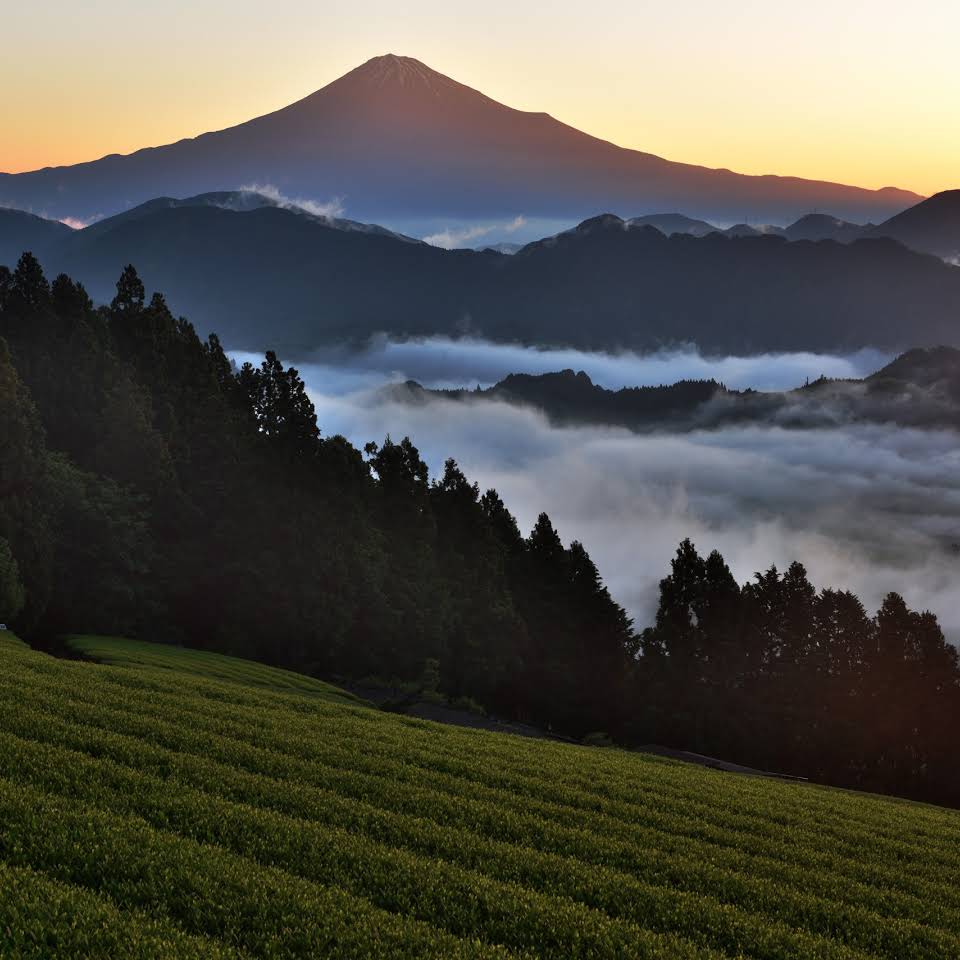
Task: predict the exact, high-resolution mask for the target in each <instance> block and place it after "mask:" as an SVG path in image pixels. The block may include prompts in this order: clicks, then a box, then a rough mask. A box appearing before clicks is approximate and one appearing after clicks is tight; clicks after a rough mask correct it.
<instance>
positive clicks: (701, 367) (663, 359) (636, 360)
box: [238, 337, 893, 391]
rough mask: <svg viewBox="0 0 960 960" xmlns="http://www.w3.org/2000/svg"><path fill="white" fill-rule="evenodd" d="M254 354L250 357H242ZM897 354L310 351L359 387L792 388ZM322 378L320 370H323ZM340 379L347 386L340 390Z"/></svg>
mask: <svg viewBox="0 0 960 960" xmlns="http://www.w3.org/2000/svg"><path fill="white" fill-rule="evenodd" d="M238 356H242V357H245V358H246V357H248V356H249V355H245V354H238ZM892 359H893V356H892V355H891V354H887V353H883V352H881V351H879V350H874V349H869V348H868V349H863V350H858V351H856V352H855V353H851V354H846V355H832V354H818V353H779V354H778V353H765V354H756V355H753V356H745V357H736V356H724V357H710V356H705V355H703V354H701V353H700V352H699V351H698V350H697V349H696V348H695V347H693V346H689V347H685V348H676V349H672V350H661V351H659V352H657V353H646V354H640V353H633V352H621V353H590V352H586V351H582V350H575V349H572V348H571V349H564V348H551V347H544V348H540V347H528V346H524V345H523V344H519V343H514V344H510V343H506V344H504V343H491V342H489V341H487V340H482V339H477V338H469V337H466V338H459V339H452V338H449V337H431V338H426V339H409V340H393V339H390V338H387V337H381V338H375V339H374V340H373V341H372V342H371V343H370V344H369V345H368V346H367V347H366V348H365V349H363V350H356V349H353V348H349V347H332V348H326V349H321V350H317V351H315V352H313V353H312V354H311V360H312V362H311V363H310V364H308V366H310V367H316V368H320V369H322V370H323V373H322V376H323V377H324V378H325V380H326V384H325V389H327V390H329V389H333V390H334V391H336V390H338V389H342V388H346V389H358V388H360V387H362V386H371V385H374V384H378V383H382V382H383V380H384V378H385V377H386V378H388V379H390V380H407V379H410V380H417V381H418V382H419V383H421V384H422V385H423V386H425V387H436V388H449V387H454V388H455V387H471V388H472V387H475V386H477V385H478V384H479V385H480V386H482V387H486V386H490V385H491V384H493V383H496V382H497V381H498V380H502V379H503V378H504V377H505V376H506V375H507V374H509V373H533V374H536V373H550V372H554V371H557V370H564V369H573V370H584V371H586V372H587V373H588V374H589V375H590V378H591V379H592V380H593V382H594V383H597V384H599V385H600V386H603V387H607V388H609V389H611V390H619V389H620V388H621V387H637V386H658V385H660V384H669V383H676V381H678V380H700V379H709V378H713V379H715V380H718V381H720V382H721V383H724V384H726V385H727V386H728V387H730V388H731V389H743V388H745V387H753V388H754V389H755V390H786V389H790V388H792V387H797V386H800V385H802V384H803V383H804V381H805V380H807V379H810V380H815V379H816V378H817V377H819V376H821V375H822V376H826V377H830V378H836V379H846V378H851V377H854V378H859V377H863V376H865V375H866V374H869V373H873V372H874V371H875V370H878V369H879V368H880V367H882V366H884V364H886V363H889V361H890V360H892ZM315 375H316V376H319V375H321V374H320V370H319V369H318V370H317V373H316V374H315ZM338 384H341V386H340V387H338Z"/></svg>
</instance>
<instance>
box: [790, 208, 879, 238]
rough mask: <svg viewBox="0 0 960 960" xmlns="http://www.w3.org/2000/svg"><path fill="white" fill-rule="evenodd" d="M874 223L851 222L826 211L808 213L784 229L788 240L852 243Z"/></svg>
mask: <svg viewBox="0 0 960 960" xmlns="http://www.w3.org/2000/svg"><path fill="white" fill-rule="evenodd" d="M872 229H873V225H872V224H867V225H866V226H863V225H862V224H859V223H850V222H849V221H848V220H841V219H839V218H838V217H832V216H830V215H829V214H826V213H808V214H807V215H806V216H803V217H801V218H800V219H799V220H797V221H795V222H794V223H791V224H790V226H789V227H786V228H785V229H784V231H783V235H784V236H785V237H786V238H787V239H788V240H814V241H816V240H836V241H837V242H838V243H851V242H852V241H854V240H858V239H859V238H860V237H862V236H865V235H866V234H868V233H870V231H871V230H872Z"/></svg>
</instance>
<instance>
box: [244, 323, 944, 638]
mask: <svg viewBox="0 0 960 960" xmlns="http://www.w3.org/2000/svg"><path fill="white" fill-rule="evenodd" d="M235 359H236V360H237V361H242V360H244V359H248V357H246V356H243V355H235ZM883 362H884V358H883V357H879V356H878V355H876V354H869V353H867V352H865V351H864V352H861V353H858V354H854V355H852V356H847V357H840V356H837V357H830V356H823V355H813V354H789V355H776V356H774V355H770V356H762V357H749V358H743V357H720V358H708V357H703V356H701V355H700V354H698V353H696V352H695V351H681V352H674V353H667V354H657V355H653V356H647V357H643V356H638V355H633V354H623V355H618V356H607V355H597V354H581V353H577V352H575V351H558V350H551V351H543V350H531V349H525V348H522V347H503V346H494V345H490V344H485V343H482V342H480V341H466V342H458V343H453V342H451V341H436V340H434V341H423V342H410V343H404V344H396V343H390V342H386V341H385V342H383V343H381V344H378V345H375V346H374V347H373V348H372V349H370V350H368V351H364V352H362V353H348V352H346V351H344V352H341V353H339V354H337V355H336V356H328V357H327V358H326V360H325V362H323V363H320V362H316V363H313V362H312V363H309V364H306V365H300V366H299V369H300V372H301V375H302V376H303V377H304V380H305V381H306V383H307V385H308V388H309V391H310V395H311V397H312V399H313V401H314V403H315V405H316V408H317V415H318V420H319V423H320V425H321V428H322V430H323V432H324V434H325V435H327V436H330V435H333V434H338V433H339V434H343V435H344V436H346V437H347V438H348V439H350V440H351V441H352V442H353V443H354V444H356V445H358V446H359V445H362V444H363V443H365V442H367V441H369V440H377V441H380V440H382V439H383V438H384V437H385V436H386V435H388V434H389V435H391V436H392V437H393V438H394V439H399V438H401V437H403V436H410V438H411V439H412V440H413V442H414V444H415V445H416V446H417V447H418V448H419V450H420V452H421V455H422V456H423V458H424V459H425V461H426V462H427V463H428V464H429V466H430V469H431V475H432V476H436V475H437V474H438V472H439V471H441V470H442V467H443V462H444V460H445V459H446V458H447V457H453V458H454V459H455V460H456V461H457V462H458V463H459V465H460V467H461V469H462V470H463V471H464V472H465V473H466V475H467V476H468V477H469V478H470V479H471V480H475V481H477V483H479V485H480V487H481V488H482V489H486V488H488V487H495V488H496V489H497V490H498V491H499V492H500V494H501V496H502V497H503V499H504V501H505V502H506V504H507V505H508V507H509V508H510V509H511V511H512V512H513V513H514V514H515V515H516V517H517V519H518V521H519V523H520V526H521V529H522V530H523V531H524V532H525V533H526V532H529V530H530V528H531V527H532V525H533V523H534V521H535V520H536V517H537V514H538V513H539V512H540V511H542V510H545V511H546V512H547V513H549V515H550V517H551V519H552V520H553V522H554V524H555V525H556V527H557V528H558V530H559V532H560V534H561V536H562V538H563V539H564V541H565V542H566V543H569V542H570V541H571V540H574V539H576V540H580V541H582V542H583V543H584V545H585V546H586V547H587V549H588V551H589V552H590V554H591V556H592V557H593V559H594V560H595V561H596V563H597V566H598V568H599V570H600V572H601V574H602V575H603V577H604V579H605V582H606V583H607V585H608V587H609V588H610V591H611V593H612V594H613V596H614V597H615V598H616V599H617V600H618V601H619V602H620V603H622V604H623V605H624V606H625V607H626V608H627V610H628V611H629V613H630V615H631V616H633V617H634V618H635V620H636V623H637V626H638V627H643V626H646V625H648V624H649V623H651V622H652V619H653V615H654V613H655V610H656V602H657V595H658V583H659V580H660V579H661V578H662V577H663V576H665V575H666V574H667V573H668V572H669V564H670V559H671V557H672V556H673V554H674V551H675V550H676V547H677V544H678V543H679V541H680V540H682V539H683V538H684V537H690V538H691V539H692V540H693V541H694V542H695V543H696V545H697V547H698V548H699V549H700V551H701V552H704V553H705V552H708V551H709V550H712V549H714V548H716V549H719V550H720V552H721V553H722V554H723V556H724V558H725V559H726V560H727V562H728V564H729V565H730V567H731V569H732V570H733V572H734V575H735V576H736V577H737V579H738V580H739V581H740V582H744V581H746V580H748V579H750V578H751V577H752V576H753V574H754V573H755V572H756V571H759V570H763V569H766V568H767V567H768V566H769V565H770V564H776V565H777V566H778V567H779V568H781V569H783V568H785V567H786V565H787V564H789V563H790V562H791V561H792V560H799V561H801V562H802V563H804V564H805V565H806V567H807V569H808V572H809V575H810V578H811V580H812V581H813V583H814V584H815V585H817V586H818V587H824V586H830V587H835V588H838V589H850V590H853V591H854V592H855V593H857V594H858V595H859V596H860V597H861V599H862V600H863V601H864V603H865V604H866V605H867V607H868V609H871V610H875V609H876V607H877V606H879V604H880V602H881V600H882V598H883V596H884V595H885V594H886V593H887V592H888V591H891V590H896V591H897V592H900V593H902V594H903V595H904V597H905V599H906V600H907V602H908V603H909V604H910V605H911V606H913V607H916V608H920V609H931V610H933V611H934V612H935V613H936V614H937V615H938V616H939V618H940V621H941V624H942V625H943V627H944V630H945V632H946V633H947V635H948V637H950V638H951V639H952V640H953V641H954V642H957V641H960V604H958V603H957V599H956V596H957V591H956V588H957V583H958V574H960V553H958V550H957V546H956V545H957V544H960V445H958V444H957V437H956V434H955V433H954V432H952V431H945V430H922V429H905V428H902V427H899V428H898V427H892V426H887V425H877V424H872V425H867V424H857V425H841V426H836V427H825V428H822V429H816V430H791V429H785V428H783V427H781V426H777V425H759V426H757V425H753V426H736V427H724V428H722V429H715V430H709V431H707V430H703V431H693V432H689V433H684V434H682V435H680V434H674V435H671V434H666V433H653V434H644V435H637V434H634V433H631V432H629V431H626V430H622V429H618V428H610V427H583V426H581V427H559V426H555V425H551V424H550V423H549V422H548V421H547V420H546V419H545V418H544V417H543V416H542V415H541V414H539V413H538V412H536V411H534V410H531V409H527V408H521V407H516V406H512V405H509V404H505V403H502V402H496V401H485V402H475V403H470V404H464V403H458V402H456V401H452V400H446V399H442V398H440V399H433V400H430V401H429V402H427V403H424V404H418V405H410V404H404V403H401V402H398V401H397V400H396V399H395V398H393V397H390V396H389V395H387V394H385V393H384V392H383V391H381V390H380V389H379V388H380V387H381V386H383V385H384V384H386V383H389V382H394V381H396V380H397V379H404V378H406V377H413V378H415V379H420V380H421V381H422V382H424V383H425V384H426V385H429V386H443V385H456V386H464V385H465V386H472V385H475V383H476V382H480V383H483V384H486V383H489V382H492V381H493V380H495V379H497V378H499V377H500V376H502V375H503V374H504V373H506V372H508V371H509V372H521V371H528V372H538V371H542V370H556V369H559V368H561V367H564V366H572V367H575V368H578V369H585V370H587V372H588V373H590V375H591V376H592V377H594V378H595V379H596V380H597V381H598V382H601V383H604V384H605V385H609V386H611V387H619V386H623V385H627V384H629V385H636V384H643V383H650V384H655V383H669V382H672V381H674V380H676V379H679V378H681V377H690V376H699V377H715V378H717V379H721V380H725V381H726V382H727V384H728V386H748V385H751V386H760V387H763V388H766V389H774V388H782V387H787V386H795V385H796V384H797V382H798V380H799V381H800V382H802V381H803V379H804V378H805V377H807V376H810V377H811V378H813V377H814V376H819V375H820V373H826V374H827V375H828V376H862V375H863V374H864V373H867V372H870V371H872V370H873V369H876V367H877V366H880V365H881V364H882V363H883Z"/></svg>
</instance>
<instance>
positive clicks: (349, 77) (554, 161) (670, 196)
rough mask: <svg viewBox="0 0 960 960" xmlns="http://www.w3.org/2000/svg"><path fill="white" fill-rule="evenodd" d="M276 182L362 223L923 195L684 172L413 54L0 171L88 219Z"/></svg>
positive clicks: (703, 213) (694, 210) (770, 213)
mask: <svg viewBox="0 0 960 960" xmlns="http://www.w3.org/2000/svg"><path fill="white" fill-rule="evenodd" d="M255 183H259V184H264V183H269V184H272V185H274V186H275V187H277V188H278V189H279V190H280V191H282V192H283V193H284V194H287V195H289V196H294V197H307V198H312V199H313V200H320V201H326V200H329V199H331V198H334V197H339V198H343V202H344V203H345V205H346V207H347V208H348V209H349V210H350V212H351V215H352V216H355V217H357V218H359V219H361V220H373V219H376V220H380V221H383V220H388V221H392V222H396V221H399V220H402V219H404V218H406V219H409V218H427V217H460V218H477V217H489V216H494V215H496V216H501V215H509V216H514V215H517V214H521V213H522V214H524V215H527V216H542V217H553V218H563V219H579V218H581V217H583V216H588V215H589V214H591V213H593V212H594V211H596V210H610V209H613V210H617V209H620V210H623V209H637V208H641V209H642V208H644V207H645V208H647V209H651V208H653V209H657V208H659V209H667V210H670V209H673V210H678V209H683V210H687V211H688V212H689V213H690V214H692V215H695V216H697V217H701V218H706V219H717V220H720V221H726V222H730V221H733V220H735V219H738V218H740V217H742V216H743V215H744V214H747V215H749V216H750V218H751V219H758V220H762V221H771V222H789V221H790V220H792V219H795V218H796V217H798V216H800V215H801V214H803V213H805V212H806V211H808V210H811V209H817V208H821V209H823V208H827V209H831V210H833V211H835V212H836V214H837V215H839V216H844V217H850V218H851V219H855V220H856V219H867V218H873V219H875V220H879V219H885V218H887V217H889V216H890V215H892V214H895V213H898V212H900V211H901V210H903V209H904V208H905V207H907V206H909V205H910V204H912V203H916V202H917V200H919V199H920V198H919V197H918V196H916V195H915V194H912V193H909V192H907V191H903V190H897V189H893V188H884V189H882V190H864V189H861V188H858V187H851V186H844V185H840V184H835V183H824V182H820V181H813V180H803V179H799V178H795V177H777V176H745V175H742V174H737V173H733V172H732V171H730V170H725V169H721V170H714V169H708V168H706V167H700V166H694V165H691V164H683V163H674V162H671V161H668V160H665V159H663V158H661V157H658V156H655V155H653V154H650V153H642V152H640V151H637V150H627V149H624V148H622V147H618V146H616V145H615V144H612V143H609V142H607V141H604V140H600V139H598V138H596V137H592V136H590V135H588V134H586V133H582V132H581V131H579V130H576V129H574V128H573V127H570V126H567V125H566V124H564V123H561V122H560V121H558V120H555V119H554V118H553V117H551V116H550V115H549V114H546V113H528V112H524V111H521V110H515V109H513V108H511V107H508V106H505V105H503V104H501V103H498V102H496V101H495V100H492V99H490V98H489V97H487V96H484V95H483V94H482V93H480V92H478V91H477V90H473V89H471V88H470V87H467V86H464V85H463V84H461V83H457V82H456V81H455V80H452V79H450V78H449V77H446V76H444V75H443V74H441V73H438V72H437V71H435V70H432V69H430V68H429V67H427V66H426V65H425V64H423V63H421V62H420V61H419V60H415V59H413V58H411V57H398V56H394V55H392V54H391V55H387V56H382V57H375V58H374V59H372V60H370V61H368V62H367V63H365V64H363V65H362V66H360V67H357V68H356V69H355V70H352V71H351V72H350V73H348V74H346V75H345V76H342V77H340V78H339V79H338V80H335V81H333V82H332V83H330V84H328V85H327V86H325V87H323V88H322V89H321V90H318V91H317V92H316V93H313V94H311V95H310V96H308V97H305V98H304V99H303V100H300V101H298V102H297V103H294V104H291V105H290V106H288V107H284V108H283V109H281V110H277V111H276V112H274V113H270V114H267V115H266V116H262V117H258V118H256V119H254V120H249V121H247V122H246V123H242V124H240V125H238V126H235V127H230V128H228V129H226V130H220V131H217V132H214V133H205V134H202V135H201V136H198V137H193V138H190V139H185V140H180V141H178V142H177V143H172V144H167V145H165V146H160V147H151V148H147V149H144V150H139V151H137V152H136V153H133V154H129V155H127V156H120V155H115V154H114V155H110V156H107V157H103V158H101V159H99V160H95V161H91V162H88V163H80V164H75V165H73V166H67V167H53V168H45V169H43V170H36V171H32V172H29V173H20V174H2V175H0V205H7V206H13V207H18V208H22V209H26V210H31V211H34V212H39V213H42V214H44V215H45V216H50V217H55V218H61V217H67V216H71V217H75V218H78V219H82V220H88V219H90V218H93V217H102V216H104V215H109V214H112V213H117V212H120V211H123V210H126V209H128V208H129V207H131V206H135V205H137V204H139V203H143V202H144V201H146V200H148V199H150V198H151V197H156V196H157V195H158V194H169V195H172V196H187V195H190V194H198V193H206V192H210V191H214V190H221V189H223V188H224V187H235V188H236V187H241V186H243V185H250V184H255Z"/></svg>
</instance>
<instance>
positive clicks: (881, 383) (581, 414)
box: [385, 347, 960, 432]
mask: <svg viewBox="0 0 960 960" xmlns="http://www.w3.org/2000/svg"><path fill="white" fill-rule="evenodd" d="M385 390H386V392H387V393H388V394H389V395H390V397H391V398H392V399H394V400H397V401H400V402H403V403H414V404H418V403H420V404H422V403H425V402H426V401H428V400H430V399H447V400H457V401H462V402H465V403H482V402H484V401H491V400H493V401H499V402H506V403H512V404H518V405H521V406H528V407H533V408H534V409H536V410H539V411H540V412H541V413H543V414H545V415H546V416H547V418H548V419H549V420H550V421H551V422H553V423H555V424H558V425H561V426H563V425H577V424H601V425H604V426H616V427H626V428H627V429H629V430H633V431H636V432H646V431H651V430H669V431H672V432H676V431H684V430H709V429H718V428H723V427H729V426H733V425H737V424H746V423H764V424H771V423H772V424H776V425H777V426H779V427H784V428H792V429H813V428H824V427H834V426H837V425H838V424H841V423H856V422H860V423H864V422H866V423H894V424H897V425H900V426H911V427H920V428H940V429H953V430H958V429H960V350H957V349H955V348H952V347H935V348H932V349H914V350H910V351H908V352H906V353H904V354H902V355H901V356H899V357H897V358H896V359H895V360H894V361H893V362H891V363H890V364H888V365H887V366H885V367H884V368H883V369H881V370H878V371H877V372H876V373H873V374H871V375H870V376H869V377H866V378H865V379H863V380H828V379H826V378H820V379H819V380H816V381H814V382H813V383H809V384H807V385H805V386H803V387H799V388H797V389H796V390H788V391H771V392H758V391H756V390H750V389H747V390H728V389H727V388H726V387H725V386H724V385H723V384H721V383H717V382H716V381H715V380H680V381H678V382H677V383H673V384H669V385H664V386H656V387H654V386H646V387H624V388H623V389H621V390H608V389H606V388H604V387H601V386H599V385H597V384H595V383H593V381H592V380H591V379H590V377H589V376H588V375H587V374H586V373H585V372H584V371H582V370H581V371H580V372H579V373H574V371H573V370H562V371H560V372H557V373H544V374H510V375H509V376H507V377H504V379H503V380H501V381H500V382H499V383H496V384H494V385H493V386H492V387H489V388H487V389H485V390H480V389H477V390H466V389H464V390H427V389H425V388H424V387H422V386H420V384H419V383H416V382H415V381H407V382H406V383H403V384H395V385H393V386H391V387H387V388H385Z"/></svg>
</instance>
